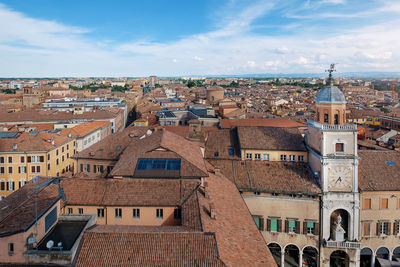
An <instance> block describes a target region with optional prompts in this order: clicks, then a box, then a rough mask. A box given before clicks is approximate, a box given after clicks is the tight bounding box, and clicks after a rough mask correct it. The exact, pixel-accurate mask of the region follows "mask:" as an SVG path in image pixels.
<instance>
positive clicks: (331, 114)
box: [315, 64, 346, 125]
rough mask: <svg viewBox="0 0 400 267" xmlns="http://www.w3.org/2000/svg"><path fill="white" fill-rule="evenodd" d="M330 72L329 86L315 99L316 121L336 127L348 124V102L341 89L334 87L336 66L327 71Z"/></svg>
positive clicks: (333, 65) (332, 65)
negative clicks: (333, 74)
mask: <svg viewBox="0 0 400 267" xmlns="http://www.w3.org/2000/svg"><path fill="white" fill-rule="evenodd" d="M326 71H327V72H329V77H328V85H327V86H324V88H322V90H321V91H320V92H319V94H318V96H317V98H316V99H315V108H316V121H317V122H319V123H328V124H335V125H344V124H346V100H345V98H344V95H343V93H342V92H341V91H340V89H339V88H337V87H336V86H333V78H332V72H334V71H336V70H335V64H331V66H330V68H329V69H328V70H326Z"/></svg>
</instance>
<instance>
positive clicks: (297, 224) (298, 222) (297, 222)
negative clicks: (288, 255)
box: [296, 221, 300, 234]
mask: <svg viewBox="0 0 400 267" xmlns="http://www.w3.org/2000/svg"><path fill="white" fill-rule="evenodd" d="M296 234H300V221H296Z"/></svg>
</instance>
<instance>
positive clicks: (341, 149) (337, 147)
mask: <svg viewBox="0 0 400 267" xmlns="http://www.w3.org/2000/svg"><path fill="white" fill-rule="evenodd" d="M335 151H336V152H344V144H343V143H336V145H335Z"/></svg>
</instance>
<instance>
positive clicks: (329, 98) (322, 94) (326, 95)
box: [315, 85, 346, 104]
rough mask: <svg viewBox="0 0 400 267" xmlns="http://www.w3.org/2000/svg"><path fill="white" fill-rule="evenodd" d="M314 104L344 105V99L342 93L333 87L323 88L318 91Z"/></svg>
mask: <svg viewBox="0 0 400 267" xmlns="http://www.w3.org/2000/svg"><path fill="white" fill-rule="evenodd" d="M315 102H316V103H331V104H346V99H345V98H344V95H343V93H342V91H340V89H339V88H337V87H336V86H333V85H327V86H324V87H323V88H322V89H321V91H319V93H318V95H317V98H316V99H315Z"/></svg>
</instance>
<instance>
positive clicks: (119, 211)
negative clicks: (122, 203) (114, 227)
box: [115, 208, 122, 218]
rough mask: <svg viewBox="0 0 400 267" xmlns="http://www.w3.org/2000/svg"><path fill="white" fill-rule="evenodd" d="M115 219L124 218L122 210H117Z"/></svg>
mask: <svg viewBox="0 0 400 267" xmlns="http://www.w3.org/2000/svg"><path fill="white" fill-rule="evenodd" d="M115 218H122V209H121V208H116V209H115Z"/></svg>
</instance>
